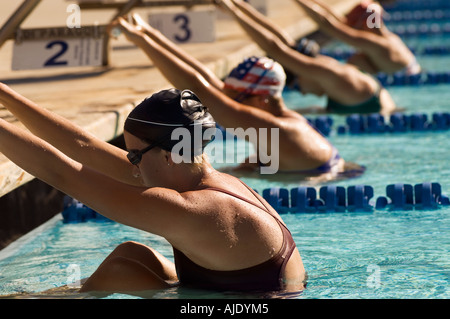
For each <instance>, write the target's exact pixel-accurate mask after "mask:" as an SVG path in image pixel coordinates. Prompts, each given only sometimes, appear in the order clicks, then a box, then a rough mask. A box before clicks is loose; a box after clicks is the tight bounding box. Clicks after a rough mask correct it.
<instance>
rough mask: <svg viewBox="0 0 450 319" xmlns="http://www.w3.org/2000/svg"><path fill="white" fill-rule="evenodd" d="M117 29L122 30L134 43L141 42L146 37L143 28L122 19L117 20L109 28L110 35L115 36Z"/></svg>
mask: <svg viewBox="0 0 450 319" xmlns="http://www.w3.org/2000/svg"><path fill="white" fill-rule="evenodd" d="M117 29H118V30H120V31H121V32H122V33H123V34H124V35H125V36H126V37H127V39H128V40H129V41H131V42H133V43H136V42H137V41H139V40H141V39H142V38H143V36H144V33H143V32H142V31H143V30H142V27H141V26H139V25H138V26H135V25H133V24H131V23H129V22H128V21H126V20H125V19H124V18H122V17H119V18H117V19H116V20H114V21H113V22H112V23H111V24H110V25H109V26H108V33H110V34H111V35H112V36H114V33H115V31H114V30H117Z"/></svg>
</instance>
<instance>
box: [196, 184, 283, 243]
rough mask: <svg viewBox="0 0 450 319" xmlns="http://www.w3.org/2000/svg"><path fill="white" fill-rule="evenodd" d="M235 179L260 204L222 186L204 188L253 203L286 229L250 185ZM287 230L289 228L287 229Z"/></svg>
mask: <svg viewBox="0 0 450 319" xmlns="http://www.w3.org/2000/svg"><path fill="white" fill-rule="evenodd" d="M237 180H238V181H239V182H241V183H242V185H244V186H245V187H246V188H247V189H248V190H249V191H250V192H251V193H252V194H253V196H254V197H255V198H256V199H257V200H258V201H259V202H260V203H261V205H262V206H261V205H259V204H256V203H255V202H253V201H251V200H249V199H247V198H245V197H243V196H241V195H238V194H236V193H234V192H230V191H228V190H226V189H222V188H218V187H206V188H204V189H205V190H214V191H218V192H221V193H225V194H227V195H230V196H233V197H236V198H238V199H240V200H243V201H244V202H246V203H249V204H251V205H253V206H255V207H258V208H259V209H262V210H263V211H265V212H266V213H268V214H269V215H270V216H272V217H273V218H275V220H276V221H277V223H278V224H280V225H282V226H283V227H284V228H286V229H288V228H287V226H286V225H285V224H284V223H282V222H281V221H280V220H279V219H278V218H277V217H276V216H275V215H274V214H273V213H272V212H271V211H270V209H269V208H268V207H267V206H266V204H264V202H263V201H261V199H259V197H258V196H257V195H256V192H255V191H254V190H253V189H252V188H251V187H249V186H248V185H247V184H245V183H244V182H243V181H241V180H240V179H239V178H237ZM288 231H289V229H288ZM283 241H284V236H283Z"/></svg>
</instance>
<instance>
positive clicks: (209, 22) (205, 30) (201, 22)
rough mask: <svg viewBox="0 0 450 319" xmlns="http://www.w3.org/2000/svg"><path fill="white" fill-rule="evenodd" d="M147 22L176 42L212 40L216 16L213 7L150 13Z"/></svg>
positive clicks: (214, 37)
mask: <svg viewBox="0 0 450 319" xmlns="http://www.w3.org/2000/svg"><path fill="white" fill-rule="evenodd" d="M148 19H149V23H150V25H151V26H153V27H154V28H156V29H158V30H159V31H161V33H162V34H164V35H165V36H166V37H167V38H169V39H170V40H172V41H174V42H176V43H199V42H214V41H215V39H216V28H215V22H216V16H215V10H214V9H207V10H185V11H180V12H167V13H152V14H150V15H149V18H148Z"/></svg>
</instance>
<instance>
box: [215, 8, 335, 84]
mask: <svg viewBox="0 0 450 319" xmlns="http://www.w3.org/2000/svg"><path fill="white" fill-rule="evenodd" d="M235 2H236V3H238V1H236V0H235ZM239 2H241V1H239ZM222 6H223V7H225V8H227V10H228V11H229V12H230V13H231V14H232V15H233V16H234V17H235V19H236V21H237V22H238V23H239V25H240V26H241V27H242V28H243V29H244V30H245V31H246V32H247V34H248V35H249V36H250V38H251V39H252V40H253V41H255V42H256V43H257V44H258V45H259V46H260V47H261V49H263V50H264V51H265V52H266V53H267V55H269V56H270V57H272V58H273V59H274V60H276V61H277V62H279V63H281V65H283V67H285V68H287V69H289V70H290V71H291V72H293V73H294V74H296V75H297V76H308V77H317V78H325V77H327V76H328V77H329V75H330V74H329V72H328V68H327V67H326V66H324V65H322V64H320V63H318V62H317V61H316V59H314V58H311V57H308V56H305V55H303V54H301V53H299V52H297V51H296V50H294V49H292V47H291V46H289V45H287V44H286V43H284V42H283V41H281V40H280V39H279V38H278V37H277V36H276V35H275V34H273V33H272V32H270V31H269V30H267V29H266V28H263V27H261V25H260V24H259V23H257V22H256V21H254V20H252V19H248V17H247V15H246V14H244V13H243V12H242V11H241V10H240V9H239V8H238V7H237V6H236V5H235V4H234V3H233V2H232V1H231V0H222ZM328 77H327V78H328Z"/></svg>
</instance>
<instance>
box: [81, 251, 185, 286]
mask: <svg viewBox="0 0 450 319" xmlns="http://www.w3.org/2000/svg"><path fill="white" fill-rule="evenodd" d="M174 280H176V272H175V267H174V265H173V264H172V263H171V262H170V261H169V260H167V259H166V258H165V257H163V256H162V255H160V254H159V253H158V252H156V251H155V250H153V249H151V248H150V247H147V246H144V245H141V244H138V243H134V242H126V243H123V244H121V245H119V246H118V247H117V248H116V249H115V250H114V251H113V252H112V253H111V254H110V255H109V256H108V257H107V258H106V259H105V260H104V261H103V262H102V264H101V265H100V266H99V267H98V269H97V270H96V271H95V272H94V273H93V274H92V276H91V277H89V278H88V279H87V280H86V281H85V283H84V284H83V286H82V287H81V289H80V292H110V293H112V292H123V293H130V294H131V293H132V292H138V291H146V290H152V289H164V288H169V287H171V286H172V285H171V284H170V283H169V282H168V281H174Z"/></svg>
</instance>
